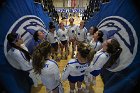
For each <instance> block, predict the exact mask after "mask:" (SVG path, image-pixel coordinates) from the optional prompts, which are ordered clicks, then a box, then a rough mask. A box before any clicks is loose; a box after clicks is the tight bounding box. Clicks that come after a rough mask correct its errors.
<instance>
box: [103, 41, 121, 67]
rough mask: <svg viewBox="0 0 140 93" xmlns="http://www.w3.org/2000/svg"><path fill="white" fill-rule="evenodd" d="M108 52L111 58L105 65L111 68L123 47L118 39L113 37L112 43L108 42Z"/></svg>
mask: <svg viewBox="0 0 140 93" xmlns="http://www.w3.org/2000/svg"><path fill="white" fill-rule="evenodd" d="M107 52H108V53H109V54H110V58H109V60H108V61H107V63H106V64H105V65H104V67H105V68H110V67H111V66H112V65H113V64H114V63H116V61H117V59H118V58H119V56H120V54H121V52H122V48H121V47H120V44H119V42H118V41H117V40H116V39H111V43H110V44H107Z"/></svg>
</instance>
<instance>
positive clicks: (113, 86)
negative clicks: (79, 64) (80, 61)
mask: <svg viewBox="0 0 140 93" xmlns="http://www.w3.org/2000/svg"><path fill="white" fill-rule="evenodd" d="M134 1H136V0H110V2H109V3H106V4H101V6H100V7H101V8H100V11H99V12H97V13H96V14H95V16H94V17H92V18H91V19H89V20H88V22H86V27H87V28H89V27H90V26H98V27H99V29H100V30H102V31H103V32H104V31H106V32H107V33H108V34H109V35H108V36H107V38H110V37H111V36H113V37H115V38H117V39H118V40H119V42H120V43H121V46H122V47H123V50H125V49H126V48H127V49H128V51H125V52H123V54H122V55H121V56H122V59H120V60H119V63H118V64H117V65H116V68H117V66H119V65H122V66H120V68H118V69H117V70H115V67H114V70H108V69H102V73H101V76H102V79H103V82H104V85H105V86H104V93H140V90H139V89H138V88H139V87H140V84H139V83H140V79H139V78H140V48H139V47H140V43H139V41H140V38H139V37H140V33H139V29H140V26H139V24H140V14H139V10H138V8H137V6H136V5H135V3H134ZM132 28H133V29H132ZM109 29H110V30H109ZM129 53H130V55H129ZM124 55H125V56H124ZM132 55H133V57H132ZM131 57H132V58H131ZM123 58H124V59H126V58H128V60H125V61H126V62H125V63H124V64H122V63H121V62H124V60H123ZM129 58H130V59H129ZM131 59H133V60H131ZM130 60H131V61H130ZM129 62H130V63H129ZM127 63H129V64H127ZM126 64H127V65H126Z"/></svg>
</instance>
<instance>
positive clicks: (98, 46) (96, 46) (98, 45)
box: [89, 39, 102, 51]
mask: <svg viewBox="0 0 140 93" xmlns="http://www.w3.org/2000/svg"><path fill="white" fill-rule="evenodd" d="M89 44H90V46H91V47H92V48H93V49H94V50H95V51H99V50H100V49H101V48H102V43H101V42H100V41H97V42H95V41H94V39H92V40H91V41H90V43H89Z"/></svg>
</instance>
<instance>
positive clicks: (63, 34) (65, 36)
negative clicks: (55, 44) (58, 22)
mask: <svg viewBox="0 0 140 93" xmlns="http://www.w3.org/2000/svg"><path fill="white" fill-rule="evenodd" d="M57 34H58V37H59V40H60V41H65V40H68V30H67V29H66V28H65V30H64V31H63V30H62V29H58V31H57Z"/></svg>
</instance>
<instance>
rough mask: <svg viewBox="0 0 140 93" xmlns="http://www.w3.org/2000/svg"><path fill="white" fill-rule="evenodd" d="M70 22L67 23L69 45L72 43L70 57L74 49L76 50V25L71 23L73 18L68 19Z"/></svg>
mask: <svg viewBox="0 0 140 93" xmlns="http://www.w3.org/2000/svg"><path fill="white" fill-rule="evenodd" d="M69 22H70V24H69V25H68V37H69V45H70V44H71V43H72V57H73V55H74V51H75V50H76V49H75V48H76V29H77V26H76V25H75V24H73V22H74V19H73V18H70V19H69Z"/></svg>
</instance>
